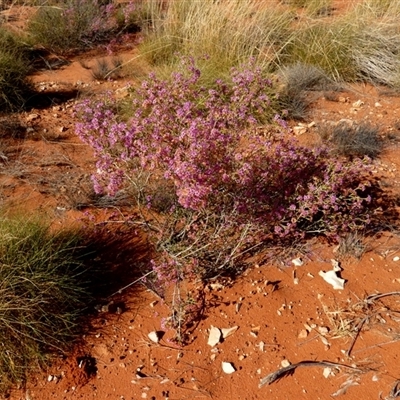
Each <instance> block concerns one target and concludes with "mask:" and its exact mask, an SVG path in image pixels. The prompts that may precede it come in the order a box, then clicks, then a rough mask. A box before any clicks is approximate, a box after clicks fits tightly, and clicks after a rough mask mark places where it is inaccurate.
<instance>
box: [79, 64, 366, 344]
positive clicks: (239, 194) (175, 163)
mask: <svg viewBox="0 0 400 400" xmlns="http://www.w3.org/2000/svg"><path fill="white" fill-rule="evenodd" d="M200 78H201V72H200V70H199V69H198V68H197V67H196V65H195V63H194V61H193V60H192V59H189V58H184V59H183V60H182V68H181V70H179V71H178V72H176V73H174V74H173V75H172V77H171V79H170V80H160V79H158V78H157V77H156V76H155V75H154V74H152V75H150V76H149V78H148V79H147V80H145V81H144V82H143V83H142V85H141V87H140V88H138V89H135V90H133V91H132V114H131V117H130V119H129V120H127V121H123V120H122V119H121V118H120V116H119V115H118V110H117V109H116V107H115V104H116V103H115V100H114V99H113V97H112V95H111V94H110V95H109V96H106V98H105V99H104V100H103V101H100V102H97V103H93V102H92V101H90V100H86V101H84V102H82V103H81V104H80V105H78V106H77V109H76V112H77V115H78V117H79V120H80V122H79V123H77V125H76V131H77V134H78V135H79V137H80V138H81V139H82V140H83V141H84V142H85V143H87V144H89V145H90V146H91V147H92V149H93V151H94V153H95V158H96V160H97V161H96V172H95V173H94V174H93V177H92V178H93V182H94V187H95V190H96V192H97V193H107V194H111V195H113V194H116V193H117V192H118V191H119V190H121V189H123V188H125V187H132V186H135V187H136V188H140V190H139V191H140V194H141V196H139V197H140V199H141V200H142V202H143V203H140V202H139V203H138V206H139V209H140V208H141V207H142V209H145V210H146V213H148V212H150V211H151V209H152V204H154V201H155V197H156V196H154V191H150V190H148V188H150V187H153V188H154V186H156V187H157V188H158V190H159V192H164V193H163V194H164V198H167V197H168V196H169V198H172V199H173V201H172V204H171V207H169V209H168V210H164V212H163V213H162V215H161V217H160V216H159V215H158V216H157V218H154V219H153V220H152V222H151V223H152V224H153V225H152V226H151V229H150V230H149V232H151V233H153V239H154V240H153V242H154V247H155V250H156V252H157V254H158V255H159V256H158V259H157V260H155V261H153V263H152V269H153V271H154V274H153V275H154V279H155V283H154V282H153V287H156V290H157V291H158V292H159V294H160V295H163V293H162V292H163V291H164V289H165V288H166V287H168V286H171V285H172V286H174V287H175V288H176V287H179V285H180V283H182V282H183V281H185V279H186V280H187V278H188V276H193V274H195V276H199V275H200V276H202V277H212V276H214V277H215V276H216V275H218V274H221V273H223V272H224V271H226V270H227V269H230V270H232V271H236V272H237V271H239V272H240V270H241V268H242V267H244V266H245V260H246V256H247V255H249V254H251V253H253V252H254V251H256V250H258V249H261V248H262V246H264V245H266V244H270V243H271V242H272V241H276V240H285V239H286V238H291V239H293V238H303V237H304V236H305V235H306V234H308V233H309V234H310V233H311V234H324V235H326V236H328V237H330V238H333V239H336V238H337V237H338V235H340V234H341V233H342V232H347V231H350V230H357V229H362V228H364V227H365V226H366V225H367V224H368V223H369V215H368V204H369V203H370V201H371V199H370V197H369V196H367V195H366V187H367V186H368V185H369V183H368V160H367V159H364V160H356V161H352V162H351V163H350V162H346V161H340V160H339V159H335V158H332V157H331V156H330V154H329V152H328V151H327V150H326V149H324V148H320V149H311V148H307V147H304V146H301V145H299V144H298V143H297V141H296V140H295V138H294V137H293V135H292V134H291V132H290V130H289V128H288V127H287V125H286V124H285V122H284V121H283V120H282V119H281V118H280V117H279V116H278V115H277V113H276V110H275V107H276V104H277V101H276V96H275V94H274V90H273V87H272V83H271V81H270V80H269V79H267V78H266V77H265V76H264V75H263V73H262V71H261V70H260V69H258V68H257V67H256V66H255V65H254V64H253V63H252V62H250V63H248V64H247V65H245V66H244V67H242V68H241V69H234V70H232V73H231V76H230V80H227V81H223V80H218V81H217V82H215V85H214V86H213V87H211V88H205V87H202V86H201V85H200ZM265 125H270V126H273V127H274V131H275V132H276V133H275V134H274V135H273V137H271V138H267V137H265V136H263V135H262V134H261V133H260V132H261V131H260V130H259V129H257V128H258V127H260V126H265ZM143 177H145V179H144V182H145V183H144V184H143V183H140V182H139V181H140V180H143ZM156 191H157V190H156ZM167 192H168V194H167ZM146 213H143V214H142V215H143V218H145V214H146ZM154 221H156V222H154ZM154 224H158V225H157V226H156V227H155V226H154ZM174 290H175V289H174ZM178 291H179V290H178ZM178 297H179V296H178ZM178 297H176V296H174V298H175V301H176V303H175V306H172V309H173V310H175V311H174V313H175V314H176V313H178V311H177V309H176V307H178V305H179V310H180V311H179V313H178V314H179V315H182V304H183V303H184V302H182V301H181V300H179V299H178ZM193 297H194V298H195V297H196V296H193ZM184 304H186V303H184ZM191 306H192V305H191ZM183 314H184V312H183ZM171 321H173V320H170V322H171ZM171 324H172V325H173V327H174V329H178V327H177V325H179V330H181V329H182V327H183V326H184V321H183V319H181V318H179V323H178V324H176V323H173V322H171ZM177 336H178V337H181V332H179V333H178V334H177Z"/></svg>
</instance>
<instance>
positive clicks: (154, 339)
mask: <svg viewBox="0 0 400 400" xmlns="http://www.w3.org/2000/svg"><path fill="white" fill-rule="evenodd" d="M147 336H148V338H149V339H150V340H151V341H152V342H154V343H158V342H159V341H160V336H159V334H158V332H157V331H152V332H150V333H149V334H148V335H147Z"/></svg>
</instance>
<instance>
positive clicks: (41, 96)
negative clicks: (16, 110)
mask: <svg viewBox="0 0 400 400" xmlns="http://www.w3.org/2000/svg"><path fill="white" fill-rule="evenodd" d="M80 95H81V91H80V90H78V89H76V88H71V89H64V90H50V91H45V92H35V91H32V92H31V93H29V95H27V96H26V101H25V104H24V106H23V109H24V110H26V111H30V110H32V109H33V108H35V109H39V110H40V109H45V108H49V107H52V106H55V105H60V104H63V103H66V102H67V101H69V100H72V99H77V98H78V97H79V96H80Z"/></svg>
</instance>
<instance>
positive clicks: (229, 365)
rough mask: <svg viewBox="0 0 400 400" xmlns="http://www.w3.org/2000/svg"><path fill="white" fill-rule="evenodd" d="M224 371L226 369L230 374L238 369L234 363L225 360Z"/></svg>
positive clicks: (223, 363)
mask: <svg viewBox="0 0 400 400" xmlns="http://www.w3.org/2000/svg"><path fill="white" fill-rule="evenodd" d="M222 371H224V372H225V374H228V375H229V374H233V373H234V372H235V371H236V369H235V367H234V366H233V364H232V363H230V362H225V361H223V362H222Z"/></svg>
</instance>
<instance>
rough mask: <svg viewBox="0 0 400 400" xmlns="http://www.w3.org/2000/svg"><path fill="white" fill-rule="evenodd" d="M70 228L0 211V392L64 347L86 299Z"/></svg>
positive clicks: (72, 334)
mask: <svg viewBox="0 0 400 400" xmlns="http://www.w3.org/2000/svg"><path fill="white" fill-rule="evenodd" d="M77 244H78V236H77V235H76V233H72V232H64V233H50V231H49V226H48V225H46V224H45V223H43V221H40V220H39V219H31V220H27V219H26V218H25V219H24V218H22V217H18V218H7V217H5V216H4V215H1V216H0V343H1V351H0V392H1V393H4V392H5V391H6V390H7V389H8V388H9V387H10V386H11V385H14V384H17V383H18V384H22V383H23V382H24V380H25V378H26V374H27V373H28V372H29V371H31V370H32V369H35V368H37V367H38V366H42V365H44V363H46V361H48V360H49V359H50V356H51V354H54V353H55V352H56V353H58V352H60V351H63V350H66V349H67V348H68V347H69V344H70V341H71V339H72V338H73V337H75V336H74V335H76V334H77V332H78V331H79V329H77V328H78V326H77V321H78V317H79V316H81V315H82V313H83V311H84V310H85V308H86V306H87V304H88V302H87V300H88V299H89V295H88V292H87V290H86V286H87V285H86V283H87V282H85V279H84V278H83V266H82V262H81V261H79V258H78V257H77Z"/></svg>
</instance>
